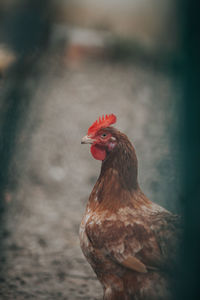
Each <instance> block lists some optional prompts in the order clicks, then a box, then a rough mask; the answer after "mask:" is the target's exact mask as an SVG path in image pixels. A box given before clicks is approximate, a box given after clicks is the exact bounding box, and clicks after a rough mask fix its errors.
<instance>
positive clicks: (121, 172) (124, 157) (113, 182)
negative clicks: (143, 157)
mask: <svg viewBox="0 0 200 300" xmlns="http://www.w3.org/2000/svg"><path fill="white" fill-rule="evenodd" d="M137 173H138V171H137V157H136V154H135V149H134V148H133V146H132V145H131V143H130V142H129V141H128V139H124V140H122V142H119V143H118V145H117V146H116V148H115V149H114V150H113V152H111V153H109V155H108V156H107V158H106V159H105V160H104V161H103V162H102V167H101V173H100V176H99V178H98V180H97V182H96V184H95V186H94V189H93V191H92V194H91V196H90V201H96V200H98V202H102V201H104V202H105V203H106V202H107V203H109V205H112V200H113V201H114V202H113V203H116V202H117V201H118V202H119V201H120V202H123V203H124V204H125V202H126V204H127V201H128V199H130V198H132V195H133V194H134V193H135V192H137V191H139V186H138V181H137Z"/></svg>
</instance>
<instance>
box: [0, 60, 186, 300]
mask: <svg viewBox="0 0 200 300" xmlns="http://www.w3.org/2000/svg"><path fill="white" fill-rule="evenodd" d="M50 66H51V64H49V65H48V66H46V67H44V70H43V72H42V75H41V78H40V80H39V82H38V87H37V89H36V91H35V93H34V97H33V101H32V107H31V112H30V115H29V117H28V122H27V124H26V126H25V127H26V128H24V130H23V136H25V137H27V136H29V139H28V141H29V142H27V143H24V144H23V149H22V148H20V149H19V152H18V154H17V156H16V160H17V162H16V165H17V166H18V173H19V175H20V176H19V186H18V189H17V191H15V192H14V193H13V192H12V191H9V192H8V197H7V207H8V209H7V214H6V215H5V230H4V231H3V232H2V235H3V238H4V249H5V253H4V254H2V257H1V259H2V260H3V262H4V265H3V269H2V272H1V278H0V299H10V300H13V299H16V300H18V299H19V300H21V299H22V300H23V299H38V300H42V299H45V300H47V299H48V300H50V299H61V300H64V299H65V300H66V299H70V300H73V299H77V300H78V299H88V300H89V299H101V297H102V289H101V286H100V284H99V283H98V282H97V280H96V278H95V275H94V273H93V272H92V270H91V268H90V266H89V265H88V263H87V262H86V260H85V258H84V257H83V255H82V253H81V250H80V247H79V240H78V228H79V224H80V221H81V216H82V215H83V212H84V207H85V204H86V201H87V199H88V196H89V193H90V191H91V189H92V186H93V185H94V183H95V180H96V178H97V176H98V174H99V169H100V162H99V161H95V160H94V159H93V158H92V157H91V155H90V153H89V147H88V146H87V145H81V144H80V140H81V137H82V136H84V135H85V134H86V132H87V129H88V127H89V126H90V125H91V123H92V122H94V121H95V120H96V118H97V117H98V116H99V115H102V114H103V113H111V112H113V113H115V114H116V115H117V117H118V122H117V125H116V127H117V128H119V129H120V130H122V131H123V132H125V133H126V134H127V135H128V136H129V138H130V140H131V141H132V142H133V143H134V145H135V147H136V151H137V156H138V160H139V182H140V185H141V187H142V189H143V191H144V192H145V193H146V194H147V196H148V197H149V198H150V199H151V200H153V201H155V202H158V203H160V204H161V205H164V206H165V207H167V208H168V209H170V210H173V211H177V210H178V199H179V197H180V190H179V179H178V167H179V157H178V150H177V145H176V142H175V139H176V138H177V111H176V107H177V104H178V102H179V99H180V89H179V85H178V82H177V80H175V78H173V77H172V76H170V75H169V74H164V73H161V72H159V71H155V70H152V69H150V68H147V67H144V66H143V67H142V66H139V65H137V66H136V65H131V66H129V65H127V64H126V65H123V64H119V63H109V62H99V63H97V62H96V63H91V62H90V63H89V62H88V63H84V64H82V65H79V67H76V68H75V69H67V68H66V69H63V68H62V69H59V68H53V67H52V68H51V67H50ZM55 69H56V70H55ZM31 84H32V83H31V80H30V82H29V85H30V88H31ZM172 133H173V134H172ZM25 140H26V139H25Z"/></svg>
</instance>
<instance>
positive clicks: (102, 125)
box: [81, 114, 117, 161]
mask: <svg viewBox="0 0 200 300" xmlns="http://www.w3.org/2000/svg"><path fill="white" fill-rule="evenodd" d="M116 120H117V118H116V116H115V115H114V114H111V115H106V116H105V117H104V116H102V118H100V117H99V120H96V121H95V122H94V123H93V124H92V126H90V127H89V129H88V133H87V135H86V136H84V137H83V138H82V140H81V144H92V146H91V153H92V155H93V157H94V158H95V159H97V160H102V161H103V160H105V158H106V156H107V154H109V152H111V151H112V150H113V149H114V148H115V146H116V143H117V142H116V137H115V136H113V131H112V129H113V128H112V127H110V125H111V124H114V123H115V122H116Z"/></svg>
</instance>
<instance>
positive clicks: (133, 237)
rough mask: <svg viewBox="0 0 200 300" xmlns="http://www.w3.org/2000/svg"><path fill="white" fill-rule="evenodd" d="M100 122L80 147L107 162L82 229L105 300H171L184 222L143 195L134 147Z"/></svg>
mask: <svg viewBox="0 0 200 300" xmlns="http://www.w3.org/2000/svg"><path fill="white" fill-rule="evenodd" d="M115 122H116V116H115V115H114V114H111V115H109V116H108V115H106V116H105V117H104V116H102V118H99V120H97V121H96V122H94V124H93V125H92V126H91V127H90V128H89V129H88V134H87V136H85V137H84V138H83V139H82V141H81V143H82V144H88V143H89V144H92V145H91V153H92V155H93V157H94V158H95V159H97V160H101V161H102V166H101V172H100V176H99V178H98V180H97V182H96V184H95V186H94V188H93V191H92V193H91V195H90V197H89V201H88V204H87V207H86V212H85V214H84V217H83V219H82V222H81V225H80V243H81V248H82V251H83V253H84V255H85V256H86V258H87V260H88V262H89V263H90V265H91V266H92V268H93V270H94V272H95V273H96V275H97V278H98V279H99V281H100V282H101V284H102V286H103V289H104V298H103V299H104V300H118V299H119V300H129V299H135V300H161V299H162V300H163V299H171V297H172V294H171V291H172V290H173V289H174V280H176V278H173V277H175V276H174V274H176V269H177V251H178V244H179V240H180V234H181V230H180V220H179V218H178V216H176V215H173V214H171V213H170V212H169V211H167V210H166V209H164V208H162V207H161V206H159V205H157V204H155V203H153V202H151V201H150V200H149V199H148V198H147V197H146V196H145V195H144V194H143V192H142V191H141V189H140V187H139V185H138V180H137V173H138V166H137V157H136V153H135V149H134V147H133V146H132V144H131V143H130V141H129V140H128V138H127V136H126V135H125V134H123V133H121V132H120V131H118V130H117V129H115V128H114V127H111V126H110V125H112V124H114V123H115Z"/></svg>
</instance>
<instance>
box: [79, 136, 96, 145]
mask: <svg viewBox="0 0 200 300" xmlns="http://www.w3.org/2000/svg"><path fill="white" fill-rule="evenodd" d="M93 142H94V140H93V139H91V138H90V137H89V136H88V135H86V136H84V137H83V138H82V139H81V144H93Z"/></svg>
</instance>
